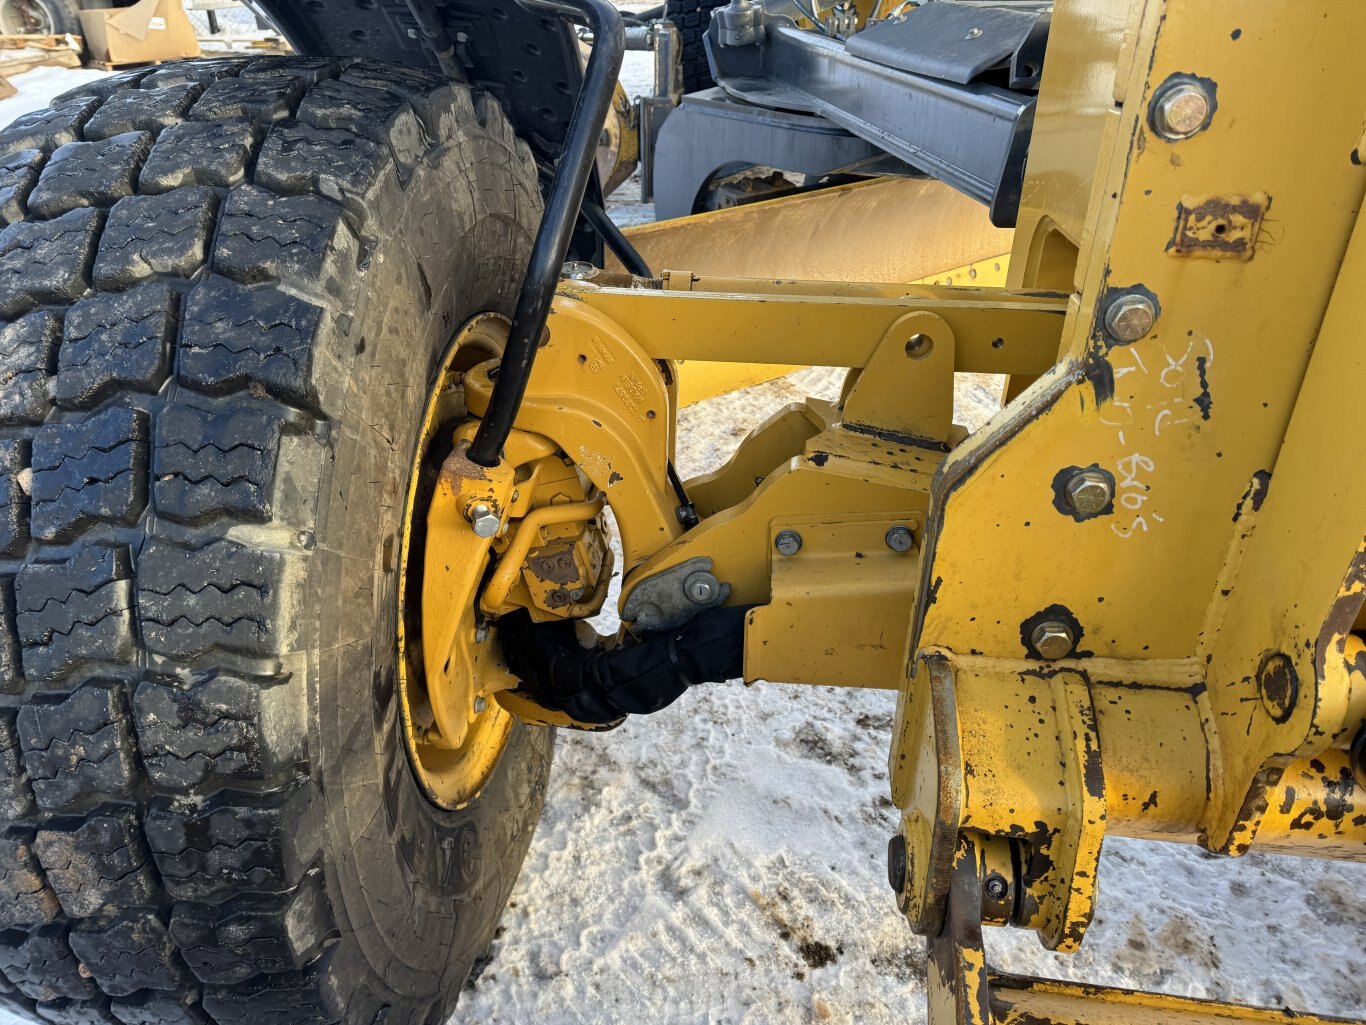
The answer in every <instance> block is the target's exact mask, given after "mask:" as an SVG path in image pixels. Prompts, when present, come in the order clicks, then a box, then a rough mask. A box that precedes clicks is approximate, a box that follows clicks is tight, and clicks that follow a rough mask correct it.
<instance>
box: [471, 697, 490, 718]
mask: <svg viewBox="0 0 1366 1025" xmlns="http://www.w3.org/2000/svg"><path fill="white" fill-rule="evenodd" d="M488 707H489V699H488V698H486V697H484V695H482V694H476V695H475V696H474V714H475V715H482V714H483V712H484V709H486V708H488Z"/></svg>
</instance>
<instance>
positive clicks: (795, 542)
mask: <svg viewBox="0 0 1366 1025" xmlns="http://www.w3.org/2000/svg"><path fill="white" fill-rule="evenodd" d="M773 547H774V548H776V549H778V554H779V555H796V554H797V553H798V552H800V551H801V550H802V536H801V535H800V534H798V533H797V532H796V531H795V530H780V531H778V536H777V537H775V538H774V539H773Z"/></svg>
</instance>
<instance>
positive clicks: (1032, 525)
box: [0, 0, 1366, 1025]
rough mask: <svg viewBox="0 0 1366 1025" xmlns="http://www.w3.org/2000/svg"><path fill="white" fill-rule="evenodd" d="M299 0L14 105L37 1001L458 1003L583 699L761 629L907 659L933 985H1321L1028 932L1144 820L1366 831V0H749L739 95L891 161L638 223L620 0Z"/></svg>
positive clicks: (184, 1019)
mask: <svg viewBox="0 0 1366 1025" xmlns="http://www.w3.org/2000/svg"><path fill="white" fill-rule="evenodd" d="M262 6H263V8H264V9H265V11H266V13H267V14H268V15H269V16H270V17H271V18H272V19H273V20H274V21H275V23H276V24H277V25H278V26H279V27H280V28H281V30H282V31H283V32H284V33H285V34H286V35H287V36H288V38H289V39H290V41H291V43H292V45H293V46H294V48H295V50H296V51H297V52H298V55H297V56H293V57H281V58H268V59H254V58H239V57H225V58H217V59H204V60H193V61H185V62H179V63H172V64H164V65H160V66H157V67H144V68H139V69H135V70H132V71H129V72H126V73H122V74H118V75H114V76H110V77H106V78H100V79H97V80H93V81H90V82H88V83H86V84H84V85H82V86H81V87H80V88H78V89H76V90H74V91H72V92H69V93H67V94H65V95H63V96H59V97H57V99H55V100H54V101H53V103H52V105H51V106H50V107H49V108H48V109H46V110H42V111H38V112H35V113H32V114H27V115H25V116H23V117H21V118H20V119H19V120H17V121H15V122H14V123H13V124H11V125H10V126H8V127H7V128H5V129H4V130H3V131H0V159H2V160H3V165H2V166H0V174H3V180H0V217H3V221H4V225H5V226H4V228H3V231H0V317H3V320H4V324H3V327H0V361H3V366H4V375H3V387H2V389H0V462H2V463H3V473H0V487H2V488H3V496H4V501H3V503H0V509H2V510H3V516H2V517H0V602H2V603H3V611H4V616H3V622H4V625H5V630H4V631H3V634H0V640H2V641H3V643H0V660H2V667H3V675H2V676H0V818H3V831H0V1005H3V1006H4V1007H6V1008H9V1009H12V1010H14V1011H16V1012H17V1013H19V1014H21V1015H23V1016H26V1017H31V1018H36V1019H42V1020H47V1021H51V1022H56V1023H87V1022H112V1021H118V1022H122V1023H125V1025H161V1023H172V1022H175V1023H195V1025H205V1023H208V1022H217V1023H220V1025H239V1023H240V1025H246V1023H252V1025H299V1023H314V1022H316V1023H323V1022H327V1023H331V1022H346V1023H358V1025H359V1023H365V1025H369V1023H378V1022H387V1023H389V1025H397V1023H405V1025H406V1023H419V1025H431V1023H440V1022H443V1021H445V1020H447V1018H448V1017H449V1016H450V1015H451V1014H452V1012H453V1010H454V1009H455V1008H454V1005H455V1000H456V997H457V995H458V993H459V992H460V990H461V987H462V984H463V983H464V981H465V979H466V977H467V975H468V974H469V972H470V970H471V966H472V965H473V964H474V963H475V961H476V959H478V958H479V957H480V956H481V955H482V954H483V953H484V951H485V950H486V949H487V948H488V945H489V943H490V941H491V938H492V936H493V933H494V929H495V926H496V924H497V922H498V918H499V915H500V913H501V910H502V907H503V904H504V902H505V901H506V899H507V897H508V894H509V891H510V889H511V887H512V885H513V880H514V878H515V876H516V874H517V871H518V869H519V867H520V864H521V861H522V859H523V856H524V854H525V852H526V850H527V847H528V844H529V843H530V839H531V834H532V831H533V829H534V827H535V824H536V820H537V816H538V814H539V812H540V809H541V804H542V801H543V798H544V795H545V790H546V782H547V778H548V774H549V772H550V764H551V749H552V736H553V730H554V729H555V728H569V729H590V730H606V729H610V728H611V727H612V726H614V725H616V724H618V723H620V722H621V721H622V720H623V719H625V718H626V717H628V716H646V715H648V714H649V713H651V712H653V711H655V710H657V709H659V708H661V707H663V706H664V705H666V704H668V703H670V702H672V701H674V700H676V699H680V698H682V699H683V701H684V702H686V700H687V698H686V696H685V692H686V691H688V690H689V689H690V688H692V687H697V686H703V685H705V684H706V683H707V682H708V681H718V680H726V679H733V678H737V677H742V678H744V679H745V680H748V681H754V680H759V679H763V680H767V681H773V682H782V683H790V684H794V685H802V684H808V685H839V686H848V687H875V688H885V689H889V690H894V691H896V693H897V695H898V703H897V712H896V722H895V726H894V735H893V739H892V746H891V750H890V752H889V763H888V764H889V769H890V779H891V790H892V794H891V796H892V798H893V800H894V802H895V805H896V807H897V809H899V815H900V826H899V829H898V830H897V832H896V834H895V835H894V836H892V837H891V839H890V842H889V844H888V870H889V881H890V883H891V888H892V890H893V892H894V898H895V904H896V906H897V907H898V908H899V910H900V912H901V913H902V914H903V915H904V916H905V917H906V919H907V921H908V925H909V928H908V929H907V932H906V939H905V941H906V943H907V944H908V945H910V944H920V943H928V945H929V950H930V953H931V957H930V959H929V963H930V968H929V973H930V976H929V986H928V991H929V1005H930V1006H929V1016H930V1020H931V1021H932V1022H933V1023H934V1025H950V1023H954V1025H987V1023H990V1022H997V1023H1002V1025H1004V1023H1020V1025H1023V1023H1031V1025H1033V1023H1041V1022H1058V1023H1071V1022H1092V1023H1120V1022H1124V1023H1130V1022H1142V1023H1146V1022H1159V1021H1160V1022H1164V1023H1174V1022H1182V1023H1185V1022H1190V1023H1207V1022H1212V1021H1248V1022H1280V1021H1296V1022H1310V1023H1312V1022H1316V1021H1321V1020H1322V1019H1314V1018H1311V1017H1308V1016H1307V1012H1309V1011H1312V1008H1296V1009H1294V1010H1293V1011H1292V1010H1289V1009H1285V1010H1258V1009H1252V1008H1244V1007H1237V1006H1234V1005H1232V1004H1214V1003H1208V1002H1203V1001H1197V1000H1190V999H1179V998H1175V997H1170V996H1163V995H1160V994H1145V993H1137V992H1130V991H1121V990H1115V989H1106V988H1101V987H1096V986H1086V985H1076V984H1064V983H1059V982H1053V981H1049V980H1042V979H1026V978H1019V977H1014V976H1009V975H1003V974H999V973H996V972H993V971H992V970H991V969H990V968H989V966H988V965H987V962H986V958H985V955H984V953H983V942H982V927H983V925H991V926H997V927H1004V928H1013V929H1018V930H1029V931H1032V932H1034V933H1035V934H1037V937H1038V940H1039V941H1040V942H1041V943H1042V944H1043V945H1044V946H1045V947H1047V948H1049V949H1053V950H1058V951H1070V950H1074V949H1076V948H1077V946H1078V945H1079V944H1080V943H1081V942H1082V940H1083V936H1084V934H1085V932H1086V928H1087V924H1088V922H1089V921H1090V919H1091V916H1092V911H1093V907H1094V904H1095V899H1096V882H1097V880H1096V875H1097V865H1098V860H1099V854H1100V849H1101V845H1102V841H1103V839H1104V837H1105V836H1106V835H1120V836H1128V837H1138V838H1143V839H1147V840H1152V841H1167V842H1183V843H1193V844H1199V845H1200V846H1201V847H1203V848H1204V849H1205V850H1207V851H1209V852H1212V853H1214V854H1219V855H1227V856H1230V857H1233V856H1238V855H1241V854H1243V853H1245V852H1247V851H1248V850H1249V849H1250V848H1251V847H1253V846H1254V845H1256V846H1258V847H1260V848H1265V849H1269V850H1275V851H1282V852H1290V853H1294V854H1301V855H1307V856H1321V857H1340V858H1359V857H1361V856H1362V855H1363V853H1366V846H1364V845H1363V840H1364V839H1366V827H1364V826H1363V823H1366V805H1364V803H1363V798H1362V791H1361V787H1362V785H1363V783H1366V776H1364V775H1363V761H1364V760H1366V732H1364V731H1363V721H1366V675H1364V674H1366V658H1364V657H1363V647H1362V641H1361V638H1360V634H1359V630H1360V628H1361V608H1362V600H1363V595H1366V591H1364V590H1363V587H1364V585H1366V558H1363V554H1362V550H1363V535H1364V534H1366V490H1364V489H1366V477H1364V476H1363V475H1362V474H1360V473H1357V472H1354V471H1352V469H1351V466H1350V459H1349V460H1348V462H1346V463H1344V461H1343V458H1344V457H1343V452H1344V451H1345V452H1350V451H1352V450H1353V448H1352V442H1351V439H1352V438H1353V437H1355V436H1356V434H1357V433H1359V429H1360V422H1361V417H1360V410H1361V401H1360V397H1359V392H1360V388H1361V381H1362V379H1363V378H1362V348H1361V346H1360V344H1359V342H1358V336H1359V332H1360V324H1361V323H1362V321H1363V316H1364V315H1366V309H1363V308H1362V305H1363V303H1366V229H1362V230H1363V234H1358V230H1359V229H1358V220H1359V214H1360V208H1361V199H1362V195H1363V190H1364V189H1366V168H1364V167H1363V166H1362V165H1363V157H1362V154H1363V131H1364V129H1366V90H1364V89H1363V86H1362V85H1361V83H1360V80H1359V79H1357V78H1356V76H1355V74H1354V73H1353V71H1352V69H1353V67H1354V65H1355V60H1356V53H1355V51H1356V49H1357V46H1358V44H1359V41H1360V40H1361V39H1362V38H1363V30H1366V9H1363V8H1362V7H1361V6H1360V5H1356V4H1344V3H1334V2H1330V0H1303V2H1301V3H1297V4H1294V5H1291V4H1288V3H1283V2H1269V0H1256V2H1253V0H1198V2H1197V0H1118V2H1117V0H1064V2H1059V3H1058V4H1056V6H1054V7H1051V8H1047V9H1045V8H1041V7H1040V6H1039V5H1020V4H998V5H989V4H988V5H982V4H960V3H953V2H952V0H932V2H931V3H928V4H925V5H923V6H919V7H910V6H906V5H900V6H897V7H892V8H888V9H881V8H874V9H871V10H867V11H855V12H854V13H852V14H851V13H850V12H849V11H847V10H845V11H842V12H837V16H832V17H830V18H828V19H823V14H822V12H821V11H819V10H815V9H807V8H802V9H801V10H798V11H797V12H796V13H794V12H792V11H791V10H785V9H783V8H781V7H780V6H778V5H776V4H775V5H773V6H769V5H768V3H767V0H735V2H732V3H731V4H729V5H728V7H727V8H725V9H724V11H725V12H728V13H723V12H721V11H718V13H717V14H716V16H715V17H714V18H713V20H712V27H711V29H710V30H709V32H711V34H712V35H711V39H710V44H714V45H712V50H711V58H712V65H713V68H714V69H715V70H716V72H717V74H718V80H719V81H721V82H722V83H723V87H725V86H726V84H727V82H728V83H729V88H730V89H731V90H732V92H731V93H728V95H730V96H731V98H732V99H737V100H739V102H742V103H747V104H749V106H750V107H753V108H754V109H755V110H757V111H759V114H758V115H756V116H762V118H764V119H766V120H767V121H768V122H774V121H775V120H780V118H779V117H778V115H781V114H783V113H789V114H791V113H794V112H795V113H801V112H803V111H804V112H805V113H811V112H812V111H815V112H817V113H819V115H820V116H822V117H825V118H827V119H828V120H829V121H831V122H832V123H833V124H834V125H835V126H836V127H837V128H838V129H839V130H840V131H843V132H846V133H847V134H849V135H851V136H852V137H854V138H855V139H858V140H862V141H864V142H868V141H869V140H870V139H872V140H876V141H877V145H879V146H880V147H881V150H882V152H884V153H885V154H887V155H888V156H889V157H893V158H895V163H894V164H892V163H884V164H882V165H877V163H876V162H873V163H869V162H866V161H865V162H861V163H860V164H859V166H860V167H862V168H863V169H864V170H865V171H870V172H871V171H873V170H874V169H875V168H876V167H878V166H881V167H882V169H883V170H886V171H887V172H888V173H889V174H890V175H891V176H890V177H882V176H880V173H881V172H878V173H869V174H865V175H863V176H862V178H863V180H859V181H854V182H849V181H847V180H846V181H844V183H843V184H838V185H837V186H836V187H832V188H826V189H817V190H814V191H807V192H803V193H801V194H800V195H797V196H795V197H792V198H789V199H779V200H775V201H771V202H767V203H759V204H753V205H746V206H741V207H738V208H736V209H734V210H729V211H722V212H718V213H711V214H704V215H701V216H698V217H693V218H687V219H684V220H680V221H676V222H666V223H660V224H655V225H650V226H647V227H645V228H642V229H639V230H638V231H635V232H633V233H632V234H630V235H629V236H628V235H623V234H622V233H621V232H619V231H617V229H616V228H615V227H614V226H613V225H612V224H611V222H610V220H608V219H607V218H606V217H605V216H604V214H603V209H602V190H601V186H600V184H599V180H598V177H597V175H596V173H595V170H594V151H595V148H596V146H597V144H598V142H599V141H600V139H601V138H602V131H603V125H604V119H605V117H606V116H607V113H608V109H609V106H610V104H611V101H612V93H613V89H614V86H615V83H616V78H617V74H618V69H619V66H620V63H621V55H622V38H623V33H622V29H621V25H620V21H619V16H618V14H617V12H616V11H615V10H614V9H613V8H611V7H610V6H608V5H607V4H606V3H604V2H603V0H479V2H475V0H449V2H445V3H442V2H438V0H356V2H354V3H352V2H350V0H300V2H290V3H285V2H284V0H276V2H269V0H268V2H264V3H263V4H262ZM806 14H810V17H806ZM1021 15H1023V16H1024V17H1026V18H1028V19H1030V21H1029V26H1028V29H1027V31H1021V22H1020V21H1019V17H1020V16H1021ZM927 18H928V19H929V20H928V21H927V20H926V19H927ZM1040 24H1045V27H1046V29H1047V32H1046V45H1044V44H1043V43H1042V42H1041V41H1040V36H1039V31H1038V26H1039V25H1040ZM576 25H577V26H579V27H580V29H583V30H586V34H587V36H589V37H590V39H591V45H589V47H588V54H589V55H588V57H587V59H586V62H585V61H584V60H583V59H582V57H581V50H580V43H581V42H582V40H581V38H580V35H579V34H578V33H577V32H576V30H575V28H574V26H576ZM1003 25H1004V26H1005V28H1002V26H1003ZM870 35H871V37H872V38H871V39H870V38H869V37H870ZM860 37H863V38H862V39H861V38H860ZM874 44H877V45H874ZM1031 55H1032V56H1031ZM1026 57H1028V59H1026ZM1031 62H1032V63H1034V64H1037V66H1033V67H1029V66H1027V65H1030V64H1031ZM965 69H966V70H965ZM974 69H975V70H974ZM878 83H881V84H880V85H879V84H878ZM765 90H767V92H766V91H765ZM879 90H892V93H891V94H890V95H891V96H892V97H893V100H894V101H895V102H888V101H887V100H886V95H885V94H884V93H883V92H880V91H879ZM798 94H800V96H799V95H798ZM746 96H747V97H748V99H744V98H743V97H746ZM802 96H804V97H806V99H805V100H803V99H801V97H802ZM765 98H767V100H768V101H770V102H769V103H768V105H767V106H766V105H765V102H764V101H765ZM878 103H881V104H882V107H881V113H880V114H879V113H878V111H877V110H874V109H872V105H876V104H878ZM801 104H805V106H802V105H801ZM681 110H682V108H680V111H681ZM742 113H743V111H742ZM875 115H876V116H875ZM674 116H676V115H673V114H671V115H670V120H672V118H673V117H674ZM755 123H757V122H755ZM667 125H668V122H666V128H667ZM799 365H821V366H837V367H846V368H848V375H847V378H846V383H845V385H844V388H843V392H842V394H841V395H840V397H839V399H838V401H828V402H827V401H818V400H814V399H813V400H809V401H807V402H805V403H799V404H796V405H793V406H791V407H788V408H785V409H782V410H779V411H776V412H775V413H774V415H773V416H772V417H771V418H770V419H769V420H768V421H767V422H766V423H765V424H764V425H763V426H762V427H760V428H759V429H757V430H756V431H754V432H753V433H752V434H751V435H750V436H749V437H747V438H746V439H745V440H744V441H743V442H742V443H741V444H740V445H739V447H738V449H737V450H736V451H735V453H734V455H733V456H732V457H731V458H730V459H729V461H728V462H726V463H725V464H724V465H722V466H721V467H719V468H717V469H715V470H714V471H713V472H711V473H708V474H706V475H704V476H701V477H697V478H694V479H686V480H685V479H682V478H681V477H680V475H679V474H678V473H677V472H676V471H675V469H674V466H673V456H674V447H675V441H676V422H677V420H676V418H677V412H678V410H679V408H680V406H681V405H683V404H685V403H687V402H690V401H694V400H696V399H697V398H699V397H703V396H706V395H714V394H719V393H721V392H724V391H725V390H727V389H729V388H733V387H736V386H738V385H740V384H743V383H745V382H747V381H752V380H755V379H757V378H758V377H760V376H762V375H764V374H768V373H774V372H777V371H776V370H775V369H774V368H784V367H792V366H799ZM958 374H988V375H996V376H997V378H999V381H1000V388H1001V394H1002V398H1003V402H1004V404H1003V407H1002V409H1001V411H1000V412H999V414H997V415H996V416H994V417H993V418H992V419H991V420H990V421H989V422H987V423H986V424H985V425H984V426H982V427H980V428H979V429H977V430H975V431H972V432H969V431H967V430H966V429H965V428H963V427H959V426H955V424H954V423H953V415H952V414H953V406H952V399H953V389H954V379H955V375H958ZM1354 410H1356V411H1357V412H1353V411H1354ZM609 513H610V516H609ZM612 533H615V538H613V537H612V536H611V535H612ZM614 574H620V580H621V587H620V597H619V599H618V606H617V607H618V610H619V612H620V615H621V620H622V623H623V626H622V627H621V629H620V630H619V631H618V632H616V633H615V634H614V635H612V636H607V637H604V636H598V635H597V634H596V632H593V631H591V630H588V629H586V627H585V621H586V620H589V619H591V618H592V617H594V616H595V615H596V614H597V613H598V612H599V611H600V610H601V609H602V608H603V605H604V602H605V601H606V597H607V594H608V590H609V583H610V581H611V579H612V577H613V575H614ZM640 728H648V722H645V723H641V724H640ZM601 742H602V743H604V744H610V743H612V738H611V736H610V735H607V736H604V737H603V738H601ZM891 911H892V909H891V907H890V905H889V913H891ZM913 1013H914V1009H910V1008H908V1009H907V1014H908V1015H910V1014H913ZM585 1014H587V1015H588V1016H589V1017H592V1018H595V1019H596V1020H607V1012H601V1013H596V1012H592V1011H591V1010H590V1011H585Z"/></svg>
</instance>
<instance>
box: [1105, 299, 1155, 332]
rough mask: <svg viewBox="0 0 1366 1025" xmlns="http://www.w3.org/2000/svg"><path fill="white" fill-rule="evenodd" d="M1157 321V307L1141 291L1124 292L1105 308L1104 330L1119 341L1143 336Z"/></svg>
mask: <svg viewBox="0 0 1366 1025" xmlns="http://www.w3.org/2000/svg"><path fill="white" fill-rule="evenodd" d="M1156 323H1157V307H1155V306H1154V305H1153V301H1152V300H1151V299H1149V298H1148V297H1147V296H1146V295H1143V294H1142V293H1141V292H1126V293H1125V294H1124V295H1121V296H1119V297H1118V298H1117V299H1114V300H1112V301H1111V303H1110V305H1109V307H1108V308H1107V309H1106V310H1105V330H1106V331H1108V332H1110V334H1111V335H1113V336H1114V337H1115V338H1118V339H1119V340H1120V341H1121V342H1136V341H1138V340H1139V339H1140V338H1145V337H1147V335H1148V334H1149V332H1151V331H1152V329H1153V325H1154V324H1156Z"/></svg>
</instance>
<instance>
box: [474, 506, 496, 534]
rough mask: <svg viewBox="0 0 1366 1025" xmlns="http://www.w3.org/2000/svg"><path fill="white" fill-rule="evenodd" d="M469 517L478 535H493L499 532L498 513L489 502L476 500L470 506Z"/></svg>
mask: <svg viewBox="0 0 1366 1025" xmlns="http://www.w3.org/2000/svg"><path fill="white" fill-rule="evenodd" d="M469 517H470V526H471V527H473V528H474V533H475V536H476V537H493V535H494V534H496V533H498V527H499V525H500V521H499V519H498V514H497V513H496V512H494V511H493V508H492V507H491V506H489V505H488V504H487V503H485V502H475V503H474V505H472V506H470V511H469Z"/></svg>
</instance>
